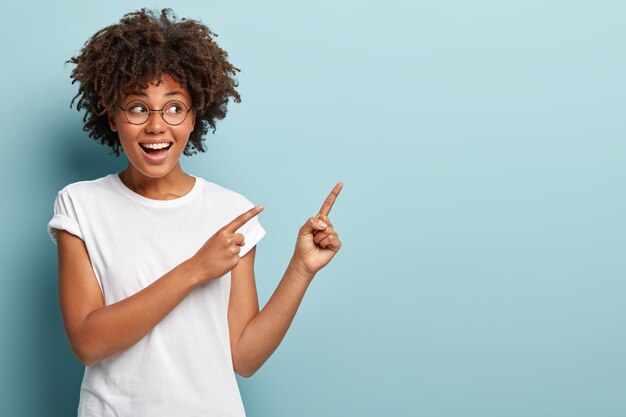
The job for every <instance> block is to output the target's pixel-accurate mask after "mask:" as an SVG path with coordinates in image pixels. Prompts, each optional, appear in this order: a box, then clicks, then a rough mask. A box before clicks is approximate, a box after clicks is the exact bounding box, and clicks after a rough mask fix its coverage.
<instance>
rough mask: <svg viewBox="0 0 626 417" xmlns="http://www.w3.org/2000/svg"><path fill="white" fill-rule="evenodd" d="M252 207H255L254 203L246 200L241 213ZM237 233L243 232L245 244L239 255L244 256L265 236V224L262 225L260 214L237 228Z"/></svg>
mask: <svg viewBox="0 0 626 417" xmlns="http://www.w3.org/2000/svg"><path fill="white" fill-rule="evenodd" d="M252 207H254V204H252V203H251V202H250V201H248V200H245V203H244V206H243V208H242V210H241V214H243V213H245V212H246V211H247V210H250V209H251V208H252ZM237 233H241V234H243V236H244V242H245V245H243V246H242V247H241V251H240V252H239V256H240V257H243V256H244V255H245V254H247V253H248V252H249V251H250V249H252V248H253V247H254V246H255V245H256V244H257V243H259V241H260V240H261V239H262V238H263V236H265V229H263V226H261V223H260V222H259V215H256V216H254V217H253V218H252V219H250V220H248V221H247V222H246V224H244V225H243V226H241V227H240V228H239V229H237Z"/></svg>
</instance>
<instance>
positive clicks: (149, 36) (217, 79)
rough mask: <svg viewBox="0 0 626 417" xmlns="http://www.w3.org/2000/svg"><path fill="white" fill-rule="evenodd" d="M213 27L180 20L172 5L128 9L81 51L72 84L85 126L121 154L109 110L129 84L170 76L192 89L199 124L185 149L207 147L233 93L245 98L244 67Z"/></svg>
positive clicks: (190, 151)
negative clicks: (241, 78) (230, 55)
mask: <svg viewBox="0 0 626 417" xmlns="http://www.w3.org/2000/svg"><path fill="white" fill-rule="evenodd" d="M215 37H217V35H216V34H215V33H213V32H212V31H211V30H210V29H209V28H208V27H206V26H205V25H203V24H202V23H200V22H198V21H195V20H188V19H180V20H178V19H177V17H176V15H175V14H174V12H173V11H172V10H171V9H163V10H162V11H161V13H160V15H159V14H158V13H155V12H153V11H149V10H147V9H141V10H139V11H136V12H132V13H128V14H126V15H124V17H122V19H121V20H120V22H119V23H118V24H115V25H111V26H108V27H106V28H104V29H102V30H100V31H98V32H96V34H94V35H93V36H92V37H91V38H90V39H89V40H88V41H87V42H86V43H85V45H84V46H83V48H82V50H81V51H80V54H79V55H78V56H75V57H72V58H71V59H70V60H68V61H67V62H68V63H71V64H75V65H76V67H75V68H74V70H73V71H72V74H71V76H70V77H71V78H72V84H74V83H76V82H78V84H79V90H78V94H76V96H75V97H74V99H73V100H72V102H71V103H70V107H72V105H73V104H74V101H75V100H76V99H78V103H77V104H76V108H77V110H81V109H83V108H84V109H85V116H84V118H83V122H84V123H85V126H84V130H85V131H86V132H89V136H90V137H91V138H93V139H94V140H98V141H100V142H101V143H102V144H103V145H108V146H110V147H111V148H112V149H113V152H114V153H115V154H116V155H117V156H119V155H120V148H121V145H120V141H119V139H118V136H117V133H115V132H113V131H111V129H110V127H109V122H108V118H107V112H113V111H115V105H116V103H117V102H118V100H119V99H121V98H122V97H123V90H124V88H125V87H128V86H135V88H137V89H138V90H139V89H142V88H147V87H148V85H149V84H150V83H151V82H152V81H154V80H157V81H160V80H161V77H162V75H163V74H168V75H170V76H171V77H172V78H173V79H174V80H175V81H176V82H177V83H179V84H180V85H182V86H183V87H186V88H187V89H188V90H189V92H190V93H191V97H192V101H193V102H192V106H193V109H194V112H195V116H196V124H195V128H194V130H193V131H192V132H191V135H190V137H189V142H188V143H187V147H186V148H185V151H184V154H185V155H187V156H189V155H193V154H195V153H197V151H200V152H205V151H206V149H205V147H204V144H203V137H204V135H205V134H206V133H207V131H208V129H209V127H211V129H212V131H213V132H215V122H216V121H217V120H221V119H223V118H224V117H225V116H226V106H227V104H228V101H229V99H230V98H232V99H233V100H234V101H235V102H237V103H238V102H240V101H241V98H240V97H239V93H237V91H236V90H235V88H236V87H237V86H238V83H237V80H236V79H235V75H236V73H237V72H239V69H238V68H236V67H234V66H233V65H232V64H230V63H229V62H228V60H227V57H228V54H227V53H226V52H225V51H224V50H222V49H221V48H220V47H219V46H218V45H217V44H216V43H215V41H214V38H215Z"/></svg>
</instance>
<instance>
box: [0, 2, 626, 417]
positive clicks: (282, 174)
mask: <svg viewBox="0 0 626 417" xmlns="http://www.w3.org/2000/svg"><path fill="white" fill-rule="evenodd" d="M142 6H148V7H152V8H161V7H165V6H172V7H173V8H174V10H175V11H176V12H177V14H178V15H179V16H180V17H189V18H194V19H199V20H201V21H202V22H204V23H206V24H207V25H209V26H210V27H211V28H212V29H213V30H214V31H216V32H217V33H218V34H219V35H220V37H219V38H218V42H219V43H220V44H221V46H222V47H223V48H224V49H226V50H227V51H228V52H229V55H230V59H231V60H232V62H233V63H234V64H235V65H236V66H238V67H239V68H241V69H242V72H241V74H240V76H239V81H240V84H241V85H240V92H241V95H242V98H243V102H242V103H241V104H237V105H231V107H230V111H229V115H228V116H227V118H226V119H225V120H223V121H222V122H220V123H219V124H218V129H217V132H216V134H215V135H210V136H209V138H208V148H209V151H208V153H207V154H203V155H196V156H194V157H191V158H183V166H184V168H185V169H186V170H187V171H188V172H191V173H193V174H195V175H200V176H203V177H205V178H207V179H209V180H211V181H213V182H216V183H218V184H221V185H223V186H226V187H228V188H232V189H235V190H237V191H239V192H241V193H242V194H244V195H246V196H247V197H248V198H249V199H251V200H252V201H254V202H255V203H258V204H263V205H265V207H266V209H265V211H264V212H263V213H262V215H261V217H260V219H261V222H262V223H263V225H264V226H265V228H266V229H267V231H268V234H267V236H266V238H265V239H264V240H263V241H262V243H260V244H259V247H258V253H257V281H258V288H259V295H260V299H261V302H265V301H266V300H267V299H268V298H269V296H270V295H271V293H272V291H273V289H274V288H275V286H276V285H277V283H278V281H279V279H280V276H281V274H282V272H283V271H284V268H285V266H286V264H287V262H288V260H289V257H290V256H291V253H292V250H293V243H294V240H295V234H296V232H297V229H298V228H299V227H300V225H301V224H302V223H303V222H304V221H305V220H306V219H307V218H308V217H309V216H310V215H313V214H315V213H316V211H317V209H318V207H319V205H320V204H321V203H322V201H323V199H324V197H325V196H326V194H327V193H328V191H330V189H331V188H332V186H333V185H334V184H335V182H337V181H339V180H341V181H344V182H345V188H344V191H343V193H342V195H341V196H340V198H339V199H338V201H337V203H336V205H335V208H334V210H333V213H332V214H333V215H332V219H333V221H334V223H335V225H336V228H337V230H338V231H339V233H340V236H341V237H342V241H343V244H344V246H343V248H342V250H341V252H340V253H339V255H338V256H337V257H336V258H335V260H334V261H333V262H332V263H331V264H330V265H329V266H328V267H327V268H326V269H325V270H323V271H322V272H320V274H319V275H318V276H317V277H316V279H315V281H314V282H313V284H312V286H311V288H310V291H309V292H308V293H307V295H306V297H305V300H304V302H303V305H302V306H301V309H300V311H299V313H298V315H297V317H296V320H295V322H294V325H293V327H292V328H291V330H290V332H289V333H288V335H287V337H286V339H285V341H284V342H283V343H282V345H281V346H280V347H279V349H278V350H277V352H276V353H275V354H274V356H273V357H272V358H271V359H270V360H269V361H268V362H267V363H266V365H265V366H264V367H263V368H262V369H261V370H260V371H259V372H258V373H257V374H256V375H255V376H253V377H252V378H250V379H247V380H243V379H242V380H240V386H241V389H242V393H243V397H244V402H245V405H246V409H247V411H248V414H249V416H250V417H254V416H275V417H280V416H300V417H306V416H347V415H350V416H364V417H365V416H382V415H385V416H441V417H448V416H476V417H478V416H480V417H485V416H494V417H495V416H535V417H539V416H550V417H554V416H568V417H573V416H590V415H594V416H624V415H626V396H625V395H624V394H625V392H626V355H625V352H626V336H625V331H624V329H625V324H626V306H625V303H624V299H625V294H626V281H625V277H626V265H625V256H624V254H625V253H626V220H625V216H624V214H625V210H626V198H625V193H624V180H625V179H626V164H625V157H626V144H625V142H624V131H625V130H626V129H625V127H626V126H625V122H626V117H624V103H625V99H626V84H625V83H624V75H625V74H626V54H625V48H624V39H625V38H626V25H624V15H625V14H626V6H625V4H624V3H623V2H621V1H594V2H591V1H585V2H583V1H519V0H516V1H496V0H493V1H487V0H478V1H473V2H465V1H460V0H457V1H454V0H442V1H400V0H392V1H385V2H383V1H377V2H373V1H343V2H338V1H331V0H325V1H308V2H301V3H294V2H289V1H273V2H252V1H248V2H227V1H223V0H222V1H186V2H180V4H178V3H172V2H161V1H153V2H151V3H139V2H136V1H116V2H85V1H81V2H79V1H74V2H72V1H65V2H62V3H58V2H48V3H42V2H32V1H20V2H10V3H7V4H4V5H3V13H2V14H1V16H0V19H1V20H0V35H1V36H2V39H3V42H2V43H0V48H1V52H2V61H3V64H2V92H3V99H2V100H1V101H0V102H1V103H2V104H1V106H2V107H1V108H0V117H1V118H2V130H3V132H2V139H1V143H2V152H1V153H0V158H1V160H0V162H1V164H0V165H1V168H0V169H1V170H2V172H1V175H2V194H3V197H2V203H1V207H2V219H3V233H2V247H1V249H2V251H0V256H1V261H2V262H1V268H2V269H1V271H0V274H1V279H0V294H1V297H2V299H1V302H0V320H1V321H0V326H1V327H0V328H1V330H2V342H1V345H0V361H1V362H0V367H1V369H2V372H1V373H0V375H1V376H0V395H1V398H0V407H1V409H0V414H1V415H3V416H71V415H74V413H75V409H76V405H77V400H78V390H79V386H80V381H81V378H82V369H83V368H82V366H81V365H80V363H79V362H78V361H77V360H76V359H75V358H74V356H73V354H72V352H71V350H70V348H69V346H68V344H67V341H66V339H65V335H64V331H63V327H62V323H61V317H60V313H59V307H58V301H57V289H56V280H57V270H56V268H57V261H56V247H55V246H54V245H53V243H52V241H51V240H50V239H49V237H48V236H47V234H46V224H47V222H48V221H49V219H50V217H51V215H52V204H53V201H54V198H55V196H56V192H57V191H58V190H59V189H61V188H62V187H63V186H65V185H66V184H68V183H70V182H74V181H78V180H84V179H92V178H97V177H100V176H103V175H106V174H108V173H111V172H119V171H121V170H123V169H124V167H125V165H126V161H125V159H124V157H123V156H122V157H120V158H116V157H114V156H110V155H109V153H108V150H107V149H106V148H104V147H102V146H101V145H99V144H97V143H96V142H94V141H92V140H91V139H89V138H88V137H87V135H86V134H85V133H83V132H82V124H81V118H82V114H79V113H78V112H76V111H75V110H70V109H69V102H70V100H71V99H72V97H73V96H74V95H75V93H76V91H77V89H76V86H75V85H74V86H72V85H71V84H70V79H69V74H70V71H71V69H72V67H71V66H69V65H65V64H64V61H65V60H67V59H69V58H70V57H71V56H73V55H76V54H77V53H78V51H79V50H80V48H81V47H82V45H83V43H84V42H85V41H86V40H87V39H88V37H89V36H91V35H92V34H93V33H94V32H95V31H96V30H98V29H100V28H102V27H104V26H106V25H109V24H112V23H114V22H116V21H118V20H119V18H120V17H121V16H122V15H123V14H124V13H126V12H128V11H131V10H134V9H137V8H140V7H142Z"/></svg>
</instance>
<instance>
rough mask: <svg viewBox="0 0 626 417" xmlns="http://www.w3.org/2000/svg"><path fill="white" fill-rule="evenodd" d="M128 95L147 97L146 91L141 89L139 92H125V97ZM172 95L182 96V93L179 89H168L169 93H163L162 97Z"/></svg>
mask: <svg viewBox="0 0 626 417" xmlns="http://www.w3.org/2000/svg"><path fill="white" fill-rule="evenodd" d="M128 96H139V97H148V95H147V94H146V93H144V92H143V91H141V92H139V93H130V94H126V97H128ZM172 96H184V94H183V93H182V92H181V91H178V90H174V91H170V92H169V93H165V94H163V97H172Z"/></svg>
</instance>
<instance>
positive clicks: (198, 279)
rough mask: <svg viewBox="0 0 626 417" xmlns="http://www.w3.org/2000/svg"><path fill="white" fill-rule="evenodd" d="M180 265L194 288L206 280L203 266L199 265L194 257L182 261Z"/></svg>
mask: <svg viewBox="0 0 626 417" xmlns="http://www.w3.org/2000/svg"><path fill="white" fill-rule="evenodd" d="M179 267H180V268H181V271H182V272H183V275H184V276H185V278H187V282H188V283H189V284H190V285H191V286H192V287H193V288H196V287H197V286H199V285H200V284H202V282H203V281H204V280H203V278H202V268H200V267H199V266H198V264H197V262H196V260H195V259H194V257H191V258H189V259H187V260H186V261H184V262H183V263H181V264H180V265H179Z"/></svg>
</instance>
